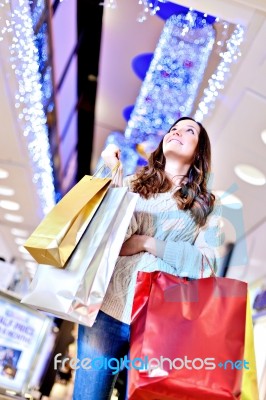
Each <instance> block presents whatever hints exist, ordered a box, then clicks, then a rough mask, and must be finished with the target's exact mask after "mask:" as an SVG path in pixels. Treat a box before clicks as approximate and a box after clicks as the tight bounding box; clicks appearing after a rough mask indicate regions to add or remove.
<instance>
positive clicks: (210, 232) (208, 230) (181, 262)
mask: <svg viewBox="0 0 266 400" xmlns="http://www.w3.org/2000/svg"><path fill="white" fill-rule="evenodd" d="M220 218H221V206H220V205H218V204H216V206H215V207H214V210H213V211H212V213H211V214H210V215H209V217H208V218H207V221H206V224H205V225H204V226H203V227H202V228H200V230H199V233H198V235H197V237H196V239H195V241H194V243H193V244H191V243H189V242H185V241H181V240H180V241H176V242H175V241H171V240H169V241H161V240H157V241H156V248H157V256H158V257H159V258H161V259H163V261H165V262H166V263H167V264H169V265H171V266H172V267H174V268H175V269H176V273H177V275H178V276H181V277H188V278H192V279H198V278H205V277H208V276H211V275H212V274H213V273H214V272H216V271H217V268H218V266H219V261H220V259H221V254H220V246H221V242H222V235H221V228H220V226H221V223H220Z"/></svg>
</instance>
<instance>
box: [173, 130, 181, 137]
mask: <svg viewBox="0 0 266 400" xmlns="http://www.w3.org/2000/svg"><path fill="white" fill-rule="evenodd" d="M174 134H175V135H177V136H182V133H181V131H180V130H179V131H178V130H176V131H174Z"/></svg>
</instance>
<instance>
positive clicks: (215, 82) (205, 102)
mask: <svg viewBox="0 0 266 400" xmlns="http://www.w3.org/2000/svg"><path fill="white" fill-rule="evenodd" d="M244 33H245V32H244V29H243V27H242V26H241V25H237V26H236V28H235V30H234V32H233V34H232V35H231V37H230V38H229V39H228V40H227V42H226V50H225V51H224V52H221V53H220V54H219V55H220V58H221V61H220V63H219V65H218V67H217V69H216V71H215V72H214V73H213V74H212V76H211V78H210V79H209V80H208V87H207V88H206V89H204V95H203V98H202V99H201V100H200V102H199V105H198V109H197V111H196V113H195V116H194V117H195V119H196V120H197V121H199V122H201V121H202V120H203V118H204V116H205V115H207V114H208V113H209V111H210V109H212V108H214V106H215V102H216V99H217V97H218V95H219V91H221V90H222V89H223V88H224V83H225V81H226V80H227V78H228V77H229V75H230V64H232V62H235V61H237V59H238V57H240V56H241V52H240V50H239V48H240V45H241V43H242V42H243V40H244Z"/></svg>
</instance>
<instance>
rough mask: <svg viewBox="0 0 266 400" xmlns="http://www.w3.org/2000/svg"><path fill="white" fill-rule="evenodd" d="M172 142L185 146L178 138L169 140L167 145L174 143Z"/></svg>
mask: <svg viewBox="0 0 266 400" xmlns="http://www.w3.org/2000/svg"><path fill="white" fill-rule="evenodd" d="M172 141H176V142H178V143H180V144H182V145H183V143H182V142H181V141H180V140H179V139H177V138H171V139H169V140H168V142H167V143H169V142H172Z"/></svg>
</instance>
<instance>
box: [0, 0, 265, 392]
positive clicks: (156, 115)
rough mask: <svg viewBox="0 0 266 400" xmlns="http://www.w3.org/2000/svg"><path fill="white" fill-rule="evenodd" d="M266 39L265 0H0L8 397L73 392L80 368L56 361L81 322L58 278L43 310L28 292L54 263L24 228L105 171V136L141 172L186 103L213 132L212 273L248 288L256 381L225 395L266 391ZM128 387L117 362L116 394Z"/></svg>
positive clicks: (1, 320)
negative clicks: (43, 257)
mask: <svg viewBox="0 0 266 400" xmlns="http://www.w3.org/2000/svg"><path fill="white" fill-rule="evenodd" d="M265 41H266V2H265V0H205V1H204V2H197V1H196V0H171V1H167V0H149V1H147V0H140V1H139V0H130V1H126V0H124V1H123V0H5V1H0V89H1V90H0V104H1V107H0V117H1V133H0V399H29V400H38V399H42V400H48V399H51V400H70V399H72V394H73V386H74V375H75V371H74V369H73V368H71V366H69V365H68V363H65V365H64V367H62V368H60V367H57V368H55V365H54V357H55V355H56V354H59V353H60V354H62V358H67V357H69V358H71V357H73V358H74V357H75V354H76V347H77V346H76V343H77V332H78V323H77V320H76V319H75V318H71V313H69V312H68V311H65V314H64V313H62V312H61V314H60V312H59V313H57V312H56V311H52V310H51V309H49V306H48V302H49V297H50V296H51V292H52V291H53V290H56V288H55V287H52V282H50V281H49V284H48V289H47V292H41V291H40V292H41V293H42V295H43V296H45V298H46V299H47V310H44V309H43V308H45V307H43V308H42V307H41V306H38V305H36V304H35V307H34V304H30V303H29V304H27V301H25V302H21V300H22V299H23V298H25V297H27V295H28V294H29V293H30V292H31V290H33V289H32V288H33V286H36V282H35V280H36V279H37V278H36V276H37V273H39V272H38V271H40V270H41V268H42V267H47V265H43V264H45V262H44V263H40V262H39V261H38V260H36V258H34V256H33V254H32V253H30V252H29V251H28V250H27V249H26V248H25V247H24V244H25V242H26V240H27V239H28V238H29V237H30V235H31V234H32V233H33V231H34V230H35V229H36V227H37V226H38V225H39V224H40V223H41V221H43V220H44V218H45V217H46V215H47V214H48V213H49V212H50V211H51V210H52V209H53V208H54V207H55V205H57V204H58V203H59V202H60V201H61V199H62V198H64V196H66V194H67V193H68V192H69V191H70V189H72V188H73V187H74V186H75V185H76V184H77V183H78V182H79V181H80V180H81V179H82V178H83V177H84V176H85V175H93V174H96V175H97V172H98V170H99V169H100V167H101V166H102V159H101V152H102V151H103V149H104V148H105V147H106V145H108V144H115V145H117V146H118V147H119V148H120V149H121V160H122V162H123V165H124V175H131V174H134V172H135V171H137V170H138V169H139V168H141V167H143V166H145V165H146V164H147V158H148V155H149V153H150V152H152V151H153V150H155V148H156V147H157V145H158V144H159V142H160V141H161V139H162V136H163V135H164V134H165V133H166V132H167V130H168V129H169V126H171V125H172V123H173V122H174V121H176V120H177V119H178V118H179V117H182V116H190V117H192V118H195V120H196V121H199V122H201V123H202V124H203V126H204V127H205V128H206V130H207V132H208V134H209V137H210V141H211V145H212V173H211V175H210V179H209V185H210V187H211V190H212V191H213V193H214V194H215V195H216V196H218V197H219V199H220V202H221V208H222V218H221V221H220V228H221V230H222V236H221V237H222V241H221V246H220V247H221V248H220V249H219V250H220V254H221V262H220V264H219V268H218V271H217V277H222V278H230V279H234V280H238V281H242V282H245V283H246V284H247V287H248V292H249V303H250V309H251V315H252V328H253V335H254V346H252V342H251V345H250V346H251V347H252V349H254V354H255V356H254V357H255V362H256V380H257V388H258V394H257V393H255V392H252V393H253V394H252V393H251V394H250V395H249V397H247V396H246V397H244V396H243V397H239V394H238V395H235V396H236V397H234V396H233V395H232V397H230V398H232V399H233V398H235V399H240V398H241V399H242V400H266V265H265V260H266V245H265V237H266V212H265V204H266V163H265V160H266V112H265V109H266V79H265V76H266V46H265ZM105 172H106V171H105ZM106 173H107V175H106V176H107V177H108V171H107V172H106ZM101 177H103V175H101ZM40 264H42V265H40ZM47 264H49V263H47ZM48 268H50V271H51V275H50V276H52V273H53V271H55V270H56V271H58V270H59V272H62V270H60V269H58V268H56V267H55V266H49V267H48ZM34 279H35V280H34ZM51 281H52V279H51ZM50 284H51V285H50ZM49 285H50V286H51V287H49ZM49 291H51V292H49ZM74 295H75V294H74ZM33 303H34V302H33ZM49 304H52V301H50V302H49ZM52 306H54V304H53V305H52ZM55 308H56V307H55ZM69 309H70V308H69ZM79 321H81V320H79ZM251 347H250V349H249V350H251ZM124 393H125V378H124V376H123V373H121V374H120V375H119V378H118V380H117V383H116V385H115V388H114V391H113V396H112V400H117V399H120V400H122V399H123V398H124V397H123V396H124ZM134 398H135V399H136V400H137V399H138V398H139V399H140V398H144V397H134V396H133V397H132V399H134ZM145 398H147V399H148V398H152V399H155V397H145ZM159 398H160V396H159V395H157V397H156V399H159ZM165 398H166V397H162V398H161V400H162V399H165ZM168 398H170V397H167V399H168ZM171 398H175V399H177V398H179V397H178V396H176V397H171ZM188 398H189V399H193V398H194V397H186V399H188ZM197 398H202V399H203V398H204V399H205V397H197ZM208 398H210V399H212V400H215V399H216V397H215V398H211V397H208ZM219 398H229V397H219ZM182 399H183V397H182ZM206 399H207V397H206ZM84 400H85V398H84ZM95 400H97V399H95ZM217 400H218V399H217Z"/></svg>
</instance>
